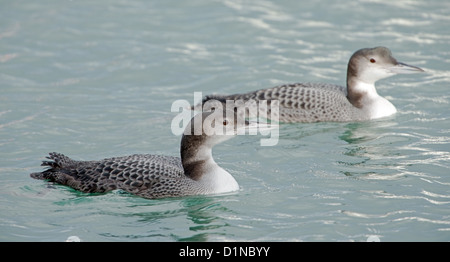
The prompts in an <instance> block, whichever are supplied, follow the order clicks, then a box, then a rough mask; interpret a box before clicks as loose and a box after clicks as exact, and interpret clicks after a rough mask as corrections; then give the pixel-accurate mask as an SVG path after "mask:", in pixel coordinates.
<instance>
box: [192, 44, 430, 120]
mask: <svg viewBox="0 0 450 262" xmlns="http://www.w3.org/2000/svg"><path fill="white" fill-rule="evenodd" d="M417 72H424V70H423V69H421V68H418V67H415V66H410V65H407V64H404V63H400V62H398V61H397V60H396V59H395V58H394V57H393V56H392V53H391V51H390V50H389V49H388V48H386V47H375V48H364V49H360V50H358V51H356V52H355V53H354V54H353V55H352V56H351V58H350V60H349V62H348V69H347V88H345V87H343V86H339V85H333V84H324V83H295V84H286V85H280V86H276V87H273V88H268V89H261V90H257V91H253V92H250V93H245V94H234V95H208V96H206V97H205V98H204V99H203V101H202V103H201V105H202V106H203V110H205V105H207V106H206V107H213V108H214V107H215V105H217V104H215V103H226V102H227V100H232V101H234V102H236V101H241V102H247V101H256V102H258V101H262V100H266V101H267V102H268V103H270V102H275V101H277V104H278V106H279V108H278V110H279V115H277V117H279V119H278V121H279V122H286V123H289V122H353V121H366V120H371V119H377V118H382V117H387V116H390V115H393V114H394V113H396V112H397V109H396V108H395V106H394V105H393V104H392V103H391V102H389V101H388V100H387V99H385V98H383V97H381V96H380V95H378V93H377V91H376V89H375V82H376V81H378V80H380V79H383V78H387V77H390V76H393V75H395V74H409V73H417ZM207 102H208V103H207ZM256 104H257V103H254V104H253V105H256ZM199 106H200V104H199V105H196V106H194V107H193V109H198V107H199ZM253 112H254V111H253Z"/></svg>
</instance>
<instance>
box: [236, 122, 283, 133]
mask: <svg viewBox="0 0 450 262" xmlns="http://www.w3.org/2000/svg"><path fill="white" fill-rule="evenodd" d="M276 128H279V125H278V124H276V123H264V122H259V121H255V120H250V121H246V126H245V127H244V128H242V129H238V135H239V134H242V135H244V134H246V132H248V133H247V134H253V135H256V134H257V132H258V131H260V132H261V131H266V130H272V129H276Z"/></svg>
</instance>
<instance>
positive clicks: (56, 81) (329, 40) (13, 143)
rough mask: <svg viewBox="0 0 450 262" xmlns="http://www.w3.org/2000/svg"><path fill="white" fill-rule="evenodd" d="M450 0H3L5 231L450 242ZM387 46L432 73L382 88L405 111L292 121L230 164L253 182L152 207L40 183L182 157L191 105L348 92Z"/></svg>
mask: <svg viewBox="0 0 450 262" xmlns="http://www.w3.org/2000/svg"><path fill="white" fill-rule="evenodd" d="M449 23H450V3H448V1H438V0H434V1H383V0H373V1H369V0H365V1H364V0H359V1H333V2H330V1H310V2H309V3H303V2H299V1H287V0H284V1H266V0H263V1H235V0H227V1H206V0H194V1H39V2H33V3H32V2H30V1H8V2H5V1H3V2H2V3H1V4H0V181H1V183H0V201H1V204H0V206H1V211H0V241H65V240H66V239H67V238H68V237H69V236H78V237H79V238H80V239H81V240H82V241H186V240H190V241H366V240H367V239H368V238H369V237H376V238H378V239H379V240H381V241H449V240H450V211H449V210H450V172H449V171H450V168H449V167H450V165H449V162H450V161H449V160H450V153H449V151H450V139H449V138H450V134H449V133H450V131H449V130H450V121H449V119H450V111H449V103H450V91H449V90H450V89H449V87H450V66H449V63H450V49H449V46H450V31H449V29H448V25H449ZM379 45H383V46H387V47H389V48H390V49H391V50H392V52H393V55H394V56H395V57H396V58H397V59H398V60H399V61H402V62H405V63H408V64H411V65H415V66H419V67H421V68H423V69H424V70H426V73H425V74H417V75H402V76H396V77H392V78H389V79H384V80H382V81H380V82H378V83H377V89H378V92H379V94H380V95H382V96H385V97H386V98H388V99H389V100H390V101H391V102H392V103H393V104H394V105H395V106H396V107H397V109H398V111H399V112H398V113H397V114H396V115H395V116H393V117H390V118H387V119H382V120H377V121H371V122H364V123H316V124H288V125H282V126H281V127H280V139H279V142H278V144H277V145H276V146H273V147H261V146H260V145H259V139H261V137H258V136H246V137H244V136H238V137H236V138H234V139H232V140H229V141H227V142H225V143H224V144H221V145H219V146H217V147H216V148H215V149H214V152H213V153H214V157H215V160H216V162H217V163H219V164H220V165H221V166H222V167H224V168H225V169H226V170H228V171H229V172H230V173H231V174H233V176H234V177H235V178H236V180H237V181H238V183H239V184H240V186H241V189H240V191H239V192H236V193H233V194H227V195H222V196H194V197H186V198H175V199H163V200H148V199H142V198H139V197H135V196H132V195H129V194H126V193H123V192H119V191H118V192H112V193H108V194H95V195H93V194H83V193H79V192H76V191H74V190H72V189H70V188H67V187H64V186H58V185H52V184H49V183H46V182H44V181H38V180H33V179H31V178H30V177H29V173H31V172H37V171H39V170H42V168H41V167H40V162H41V161H42V160H43V159H44V157H45V156H46V154H47V153H48V152H53V151H56V152H61V153H64V154H67V155H68V156H70V157H72V158H74V159H77V160H93V159H102V158H106V157H111V156H122V155H128V154H134V153H154V154H165V155H174V156H177V155H178V148H179V141H180V137H178V136H174V135H173V134H172V132H171V129H170V124H171V121H172V119H173V117H174V116H175V115H176V113H172V112H171V111H170V107H171V104H172V103H173V102H174V101H175V100H177V99H186V100H188V101H192V102H193V94H194V92H203V94H205V95H206V94H211V93H224V94H231V93H240V92H246V91H251V90H256V89H259V88H268V87H272V86H275V85H278V84H284V83H293V82H329V83H335V84H341V85H343V84H345V76H346V67H347V61H348V59H349V57H350V55H351V54H352V53H353V52H354V51H356V50H358V49H360V48H364V47H374V46H379Z"/></svg>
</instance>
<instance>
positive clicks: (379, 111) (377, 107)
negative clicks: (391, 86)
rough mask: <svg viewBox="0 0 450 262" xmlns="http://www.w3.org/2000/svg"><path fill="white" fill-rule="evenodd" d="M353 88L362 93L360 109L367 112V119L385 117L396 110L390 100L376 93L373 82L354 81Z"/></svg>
mask: <svg viewBox="0 0 450 262" xmlns="http://www.w3.org/2000/svg"><path fill="white" fill-rule="evenodd" d="M353 89H354V90H355V91H357V92H360V93H362V94H364V96H363V97H362V98H361V104H362V108H361V110H363V111H364V112H365V113H366V114H368V116H369V119H376V118H381V117H387V116H390V115H393V114H395V113H396V112H397V109H396V108H395V106H394V105H393V104H392V103H391V102H389V101H388V100H387V99H386V98H384V97H381V96H380V95H378V93H377V90H376V89H375V83H366V82H362V81H355V85H354V86H353Z"/></svg>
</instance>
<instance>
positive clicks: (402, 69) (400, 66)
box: [389, 63, 425, 74]
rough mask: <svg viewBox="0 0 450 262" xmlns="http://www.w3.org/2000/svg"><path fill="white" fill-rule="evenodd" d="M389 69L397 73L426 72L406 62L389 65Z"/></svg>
mask: <svg viewBox="0 0 450 262" xmlns="http://www.w3.org/2000/svg"><path fill="white" fill-rule="evenodd" d="M389 71H391V72H392V73H395V74H414V73H420V72H425V71H424V70H423V69H422V68H419V67H416V66H410V65H407V64H404V63H397V64H396V65H394V66H392V67H389Z"/></svg>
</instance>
